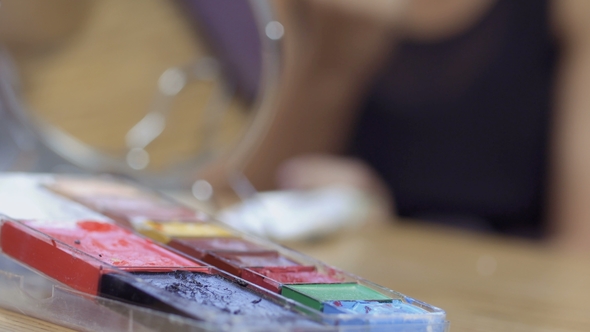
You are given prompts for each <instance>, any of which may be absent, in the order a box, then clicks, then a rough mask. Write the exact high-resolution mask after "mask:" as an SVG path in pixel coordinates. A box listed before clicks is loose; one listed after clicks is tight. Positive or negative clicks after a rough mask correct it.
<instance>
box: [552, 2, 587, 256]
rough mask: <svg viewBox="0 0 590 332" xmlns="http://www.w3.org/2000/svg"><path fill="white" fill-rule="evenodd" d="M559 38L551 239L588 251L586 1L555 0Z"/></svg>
mask: <svg viewBox="0 0 590 332" xmlns="http://www.w3.org/2000/svg"><path fill="white" fill-rule="evenodd" d="M552 13H553V18H554V23H555V28H556V33H557V36H558V38H559V41H560V42H561V45H560V46H562V49H561V53H560V63H559V67H558V72H557V75H558V76H557V90H556V104H555V107H554V109H555V112H554V115H553V121H554V122H553V132H552V134H553V135H552V137H553V142H552V143H553V145H552V162H553V163H552V165H551V166H552V167H551V172H552V183H551V191H552V192H551V196H550V199H549V203H550V209H551V211H550V214H549V215H550V223H551V224H550V225H551V227H552V228H553V229H552V230H553V236H554V240H555V242H556V243H558V244H559V245H561V246H564V247H567V248H570V249H582V250H586V251H588V250H590V1H580V0H555V1H554V2H553V11H552Z"/></svg>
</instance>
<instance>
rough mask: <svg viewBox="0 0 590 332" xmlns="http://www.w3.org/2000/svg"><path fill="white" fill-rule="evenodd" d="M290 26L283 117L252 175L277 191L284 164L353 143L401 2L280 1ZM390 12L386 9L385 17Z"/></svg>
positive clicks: (280, 100) (253, 163) (280, 106)
mask: <svg viewBox="0 0 590 332" xmlns="http://www.w3.org/2000/svg"><path fill="white" fill-rule="evenodd" d="M274 3H275V4H276V5H277V8H278V9H279V19H280V20H281V21H282V23H283V24H284V25H285V40H284V42H285V44H284V49H283V50H284V55H285V66H284V72H283V76H282V80H281V82H282V84H281V87H280V91H279V95H278V96H277V105H276V109H277V114H276V117H275V119H274V122H273V124H272V126H271V127H270V129H269V131H268V133H267V134H266V136H265V138H264V140H263V141H262V143H261V145H260V146H259V147H258V149H257V150H256V151H255V153H254V154H253V155H252V156H251V158H250V160H249V163H248V165H247V167H246V169H245V175H246V176H247V177H248V178H249V179H250V180H251V181H252V182H253V183H254V184H255V185H256V187H257V188H258V189H262V190H265V189H269V188H273V187H274V186H275V185H276V183H275V176H274V174H275V173H276V170H277V168H278V167H279V165H280V164H281V163H283V162H284V161H286V160H287V159H289V158H291V157H294V156H298V155H301V154H310V153H336V152H339V151H341V150H342V149H343V148H344V145H345V144H346V140H347V138H348V136H349V131H350V129H351V125H352V123H353V122H354V118H355V111H356V109H357V108H358V105H359V102H360V101H361V98H362V97H363V95H364V94H365V91H366V89H367V87H368V85H369V84H370V82H371V78H372V76H373V74H374V73H375V71H376V70H377V69H378V68H379V67H380V65H381V63H382V62H383V60H385V59H386V58H387V56H388V51H389V49H390V47H391V46H392V45H393V40H392V34H391V32H392V31H393V24H394V21H395V18H396V15H397V13H398V11H400V10H401V9H399V8H396V5H400V4H401V2H400V1H398V2H391V1H382V0H371V1H366V2H362V6H360V7H359V6H358V5H359V2H357V1H353V0H351V1H349V0H277V1H274ZM384 13H386V14H384Z"/></svg>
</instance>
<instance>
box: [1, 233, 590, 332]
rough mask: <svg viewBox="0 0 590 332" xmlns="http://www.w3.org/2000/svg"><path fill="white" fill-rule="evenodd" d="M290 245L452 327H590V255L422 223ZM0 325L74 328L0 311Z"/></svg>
mask: <svg viewBox="0 0 590 332" xmlns="http://www.w3.org/2000/svg"><path fill="white" fill-rule="evenodd" d="M288 245H289V246H290V247H292V248H294V249H297V250H299V251H302V252H305V253H307V254H309V255H312V256H313V257H316V258H319V259H321V260H323V261H325V262H328V263H330V264H333V265H335V266H338V267H340V268H342V269H344V270H347V271H350V272H353V273H355V274H358V275H360V276H362V277H365V278H366V279H369V280H371V281H374V282H376V283H378V284H381V285H383V286H386V287H389V288H392V289H395V290H397V291H400V292H402V293H404V294H406V295H409V296H412V297H415V298H417V299H420V300H423V301H425V302H428V303H430V304H433V305H435V306H439V307H441V308H443V309H445V310H446V311H447V313H448V319H449V320H450V322H451V330H452V331H543V332H545V331H547V332H549V331H590V307H589V306H588V300H590V278H589V276H590V260H589V259H588V257H583V256H576V255H572V254H566V253H562V252H557V251H555V250H552V249H550V248H547V247H544V246H542V245H540V244H537V243H530V242H523V241H516V240H509V239H504V238H499V237H494V236H486V235H476V234H471V233H463V232H460V231H454V230H449V229H445V228H438V227H433V226H428V225H423V224H417V225H416V224H414V225H411V224H400V225H394V226H378V227H374V228H370V229H363V230H359V231H355V232H353V233H346V234H340V235H338V236H334V237H333V238H330V239H324V240H323V241H321V242H315V243H290V244H288ZM0 331H69V330H68V329H65V328H61V327H58V326H54V325H51V324H47V323H44V322H40V321H38V320H34V319H31V318H28V317H26V316H23V315H20V314H16V313H12V312H7V311H3V310H0Z"/></svg>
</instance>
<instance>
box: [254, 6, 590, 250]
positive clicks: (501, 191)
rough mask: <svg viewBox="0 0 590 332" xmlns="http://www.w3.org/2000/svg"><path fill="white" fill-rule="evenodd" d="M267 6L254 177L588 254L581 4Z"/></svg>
mask: <svg viewBox="0 0 590 332" xmlns="http://www.w3.org/2000/svg"><path fill="white" fill-rule="evenodd" d="M275 4H276V5H277V8H278V11H279V18H280V19H281V21H282V23H283V24H284V26H285V40H284V42H285V44H284V51H285V53H284V54H285V67H284V74H283V78H282V80H283V81H282V86H281V90H280V93H279V95H278V100H277V105H276V107H277V111H278V113H277V115H276V117H275V119H274V121H273V124H272V126H271V127H270V129H269V131H268V133H267V134H266V136H265V138H264V140H263V141H262V142H261V144H260V146H259V147H258V149H257V150H256V152H255V153H254V154H253V155H252V156H251V157H250V159H249V160H248V164H247V167H246V169H245V175H246V176H247V177H248V178H249V179H250V180H251V181H252V182H253V183H254V184H255V185H256V186H257V187H258V188H260V189H263V190H267V189H271V188H276V187H278V188H282V189H312V188H317V187H321V186H326V185H330V184H334V183H347V184H349V185H352V186H355V187H357V188H361V189H363V190H365V191H367V192H371V193H373V194H374V195H375V197H380V199H382V200H389V204H390V206H393V207H394V208H393V209H392V210H394V211H397V212H396V213H397V214H398V215H400V216H404V217H410V218H415V219H425V220H436V221H438V222H442V223H450V224H459V225H462V226H464V227H470V228H475V229H481V230H489V231H494V232H499V233H503V234H511V235H518V236H524V237H532V238H541V237H545V238H547V237H548V238H550V239H551V240H552V241H554V242H556V243H559V244H561V245H564V246H566V247H569V248H586V249H590V148H588V146H589V144H590V91H586V90H587V89H590V88H588V86H590V34H588V33H587V31H590V30H589V29H590V2H588V1H581V0H553V1H549V0H535V1H530V0H482V1H472V0H407V1H404V0H370V1H369V0H367V1H356V0H276V1H275ZM272 174H276V176H271V175H272Z"/></svg>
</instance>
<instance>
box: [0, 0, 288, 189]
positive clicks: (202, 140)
mask: <svg viewBox="0 0 590 332" xmlns="http://www.w3.org/2000/svg"><path fill="white" fill-rule="evenodd" d="M73 2H75V3H77V4H75V5H73V6H72V3H73ZM18 3H20V5H19V4H18ZM39 3H45V5H43V4H42V5H41V6H40V7H35V8H36V9H35V10H32V9H30V8H26V6H27V4H29V5H39ZM47 3H52V5H51V6H48V5H46V4H47ZM19 6H20V7H25V8H19ZM43 11H45V12H44V13H43ZM11 13H20V15H28V16H29V18H32V19H29V20H28V21H27V22H34V21H35V20H39V23H38V24H34V23H32V24H30V25H24V26H23V24H21V25H18V23H17V22H12V24H16V25H17V26H18V29H21V30H23V31H24V32H22V33H21V35H17V36H14V34H13V36H8V37H6V36H5V37H4V38H3V39H4V55H3V59H4V67H6V63H7V62H9V63H10V66H9V67H10V68H9V69H6V68H5V71H4V72H3V74H4V75H2V76H3V80H8V81H9V82H8V83H7V84H8V85H10V87H11V89H12V90H11V91H12V92H13V93H14V96H15V97H16V99H15V100H17V101H18V107H16V106H15V104H14V103H13V104H12V105H9V106H11V107H12V110H11V112H12V113H17V114H16V115H14V114H13V116H14V117H16V118H17V119H18V121H21V122H25V125H26V126H28V127H29V128H32V130H33V131H35V132H36V133H37V137H38V141H41V142H42V143H44V144H45V145H47V146H49V147H50V149H51V150H52V151H55V152H57V154H58V155H60V156H61V158H63V159H64V160H65V161H67V162H69V163H70V164H73V165H76V166H78V167H81V168H82V169H86V170H92V171H111V172H120V173H125V174H130V175H135V176H138V175H139V176H140V177H141V176H147V177H156V178H159V179H168V180H165V181H169V180H170V179H171V178H182V177H183V176H186V173H190V172H192V171H194V170H195V169H196V168H198V167H202V166H203V165H204V164H206V163H209V162H211V161H212V160H214V158H216V157H218V156H220V155H222V154H223V153H224V152H227V151H228V150H231V149H232V148H234V147H235V146H236V144H237V143H239V142H240V141H241V140H242V138H243V136H244V135H245V133H247V130H248V129H249V128H251V125H252V121H253V118H255V117H256V116H260V114H257V112H259V111H260V109H261V107H260V106H261V104H262V103H263V102H262V101H263V100H264V99H265V98H266V97H267V96H265V94H268V91H266V89H265V88H264V87H265V85H267V84H269V83H270V82H269V81H272V79H273V78H272V75H273V74H274V73H272V69H269V68H271V67H272V65H271V64H269V62H273V61H275V62H276V59H277V58H278V54H273V52H274V53H276V52H277V51H276V50H277V49H278V48H277V47H275V46H274V43H276V42H277V40H278V39H280V35H281V34H282V31H280V29H279V31H278V32H276V31H275V32H274V35H273V30H272V27H273V24H272V22H273V21H272V19H271V16H270V14H269V13H270V10H269V8H268V7H267V4H266V2H265V1H248V0H232V1H211V0H175V1H170V0H131V1H120V0H101V1H92V0H37V1H34V0H26V1H21V0H16V1H15V0H12V1H10V0H8V1H5V2H3V8H2V10H0V15H2V16H0V22H1V21H2V20H3V18H5V17H7V16H10V15H11ZM13 15H14V14H13ZM8 23H10V22H8ZM8 23H7V24H8ZM269 23H270V24H269ZM275 23H276V22H275ZM269 28H270V29H271V30H269ZM0 29H4V30H6V29H7V27H4V26H2V24H0ZM10 29H12V31H17V30H14V29H13V28H12V27H10ZM28 30H30V31H28ZM275 30H277V29H276V26H275ZM269 31H270V34H268V33H267V32H269ZM261 32H262V33H261ZM267 36H271V37H272V38H268V37H267ZM269 54H270V55H269ZM263 59H264V61H263ZM7 72H10V75H6V73H7ZM3 99H5V100H6V99H7V97H6V96H3ZM5 104H6V102H5ZM5 108H10V107H7V106H6V105H5ZM15 108H18V109H16V110H15ZM3 112H7V111H6V110H4V111H3ZM41 164H44V167H42V168H45V169H43V170H44V171H56V169H55V168H56V167H57V168H59V167H61V168H63V167H64V164H62V163H60V162H53V163H52V162H49V161H47V160H46V161H45V162H41ZM47 168H49V169H47ZM66 168H67V167H66Z"/></svg>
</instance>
